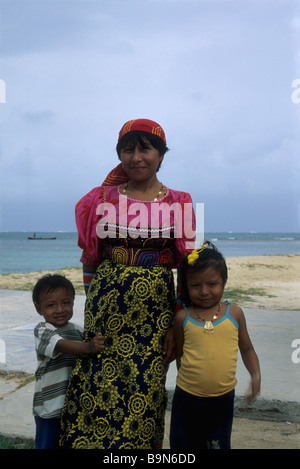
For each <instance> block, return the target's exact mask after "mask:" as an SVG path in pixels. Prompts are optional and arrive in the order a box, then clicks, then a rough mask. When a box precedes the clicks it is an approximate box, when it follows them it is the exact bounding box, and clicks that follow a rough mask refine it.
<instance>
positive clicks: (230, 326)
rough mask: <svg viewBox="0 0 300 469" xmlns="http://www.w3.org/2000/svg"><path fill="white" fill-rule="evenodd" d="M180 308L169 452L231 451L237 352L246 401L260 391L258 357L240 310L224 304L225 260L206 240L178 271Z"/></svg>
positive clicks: (175, 321) (175, 322) (176, 325)
mask: <svg viewBox="0 0 300 469" xmlns="http://www.w3.org/2000/svg"><path fill="white" fill-rule="evenodd" d="M181 277H182V279H181V281H182V295H183V303H184V305H183V306H184V308H183V309H181V310H180V311H178V313H176V316H175V319H174V330H175V338H176V346H177V368H178V376H177V386H176V389H175V394H174V398H173V405H172V416H171V427H170V447H171V449H204V448H207V449H209V448H211V449H229V448H230V436H231V428H232V420H233V403H234V388H235V386H236V383H237V380H236V376H235V375H236V362H237V356H238V348H239V349H240V353H241V356H242V359H243V362H244V364H245V366H246V368H247V370H248V371H249V373H250V375H251V382H250V385H249V389H248V391H247V394H246V400H247V402H250V401H251V400H253V399H254V398H255V396H256V395H257V394H258V393H259V390H260V369H259V362H258V358H257V355H256V353H255V351H254V348H253V345H252V343H251V340H250V338H249V335H248V331H247V327H246V321H245V316H244V314H243V311H242V310H241V308H239V307H238V306H236V305H231V304H230V303H229V302H222V301H221V299H222V296H223V291H224V287H225V284H226V281H227V266H226V262H225V260H224V258H223V256H222V255H221V253H219V252H218V250H217V249H216V248H215V246H214V245H213V244H211V243H210V242H206V243H204V244H203V246H202V247H201V248H200V249H197V250H194V251H193V252H192V253H191V254H189V255H188V256H187V257H186V259H185V261H184V262H183V265H182V269H181Z"/></svg>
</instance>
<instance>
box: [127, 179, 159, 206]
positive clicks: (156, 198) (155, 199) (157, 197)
mask: <svg viewBox="0 0 300 469" xmlns="http://www.w3.org/2000/svg"><path fill="white" fill-rule="evenodd" d="M127 187H128V182H126V184H125V186H124V187H123V189H122V193H123V194H125V195H126V194H127ZM162 194H163V195H165V194H166V188H165V186H164V185H163V183H162V182H161V186H160V189H159V192H158V194H157V196H156V197H155V198H154V199H153V201H154V202H156V201H157V200H158V199H161V198H162Z"/></svg>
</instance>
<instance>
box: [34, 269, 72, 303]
mask: <svg viewBox="0 0 300 469" xmlns="http://www.w3.org/2000/svg"><path fill="white" fill-rule="evenodd" d="M60 288H65V289H66V290H69V291H70V292H71V293H72V295H73V297H75V289H74V286H73V284H72V282H70V280H68V279H67V278H66V277H65V276H64V275H60V274H46V275H44V276H43V277H41V278H40V279H39V280H38V281H37V282H36V284H35V286H34V288H33V290H32V301H33V303H39V298H40V294H41V292H42V291H46V292H52V291H54V290H58V289H60Z"/></svg>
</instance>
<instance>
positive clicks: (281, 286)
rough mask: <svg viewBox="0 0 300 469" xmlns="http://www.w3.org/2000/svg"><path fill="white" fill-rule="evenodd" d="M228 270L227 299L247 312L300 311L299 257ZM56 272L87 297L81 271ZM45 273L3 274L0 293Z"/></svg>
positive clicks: (260, 259)
mask: <svg viewBox="0 0 300 469" xmlns="http://www.w3.org/2000/svg"><path fill="white" fill-rule="evenodd" d="M227 266H228V282H227V285H226V288H225V292H224V298H225V299H229V300H230V301H231V302H232V303H237V304H238V305H239V306H241V307H247V308H261V309H276V310H289V311H292V310H299V309H300V254H291V255H278V256H253V257H252V256H251V257H232V258H228V259H227ZM56 272H59V273H61V274H63V275H66V276H67V277H68V278H69V279H70V280H71V281H72V282H73V284H74V287H75V290H76V293H77V294H81V295H82V294H84V290H83V287H82V269H81V267H73V268H66V269H59V270H57V271H56ZM45 273H48V271H43V272H30V273H20V274H1V275H0V289H2V290H27V291H28V290H32V288H33V286H34V284H35V282H36V281H37V279H38V278H40V277H41V276H42V275H44V274H45Z"/></svg>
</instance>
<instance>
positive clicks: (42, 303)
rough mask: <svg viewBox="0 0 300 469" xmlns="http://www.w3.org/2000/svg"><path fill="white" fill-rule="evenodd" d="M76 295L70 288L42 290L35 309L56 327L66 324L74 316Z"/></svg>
mask: <svg viewBox="0 0 300 469" xmlns="http://www.w3.org/2000/svg"><path fill="white" fill-rule="evenodd" d="M73 305H74V297H73V295H72V293H71V292H70V291H69V290H66V289H65V288H59V289H57V290H52V291H45V290H44V291H41V293H40V296H39V302H38V303H36V304H35V309H36V310H37V312H38V313H39V314H41V315H42V316H44V318H45V321H47V322H49V323H50V324H52V325H53V326H55V327H60V326H64V325H65V324H67V322H68V321H69V320H70V319H71V317H72V316H73Z"/></svg>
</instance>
